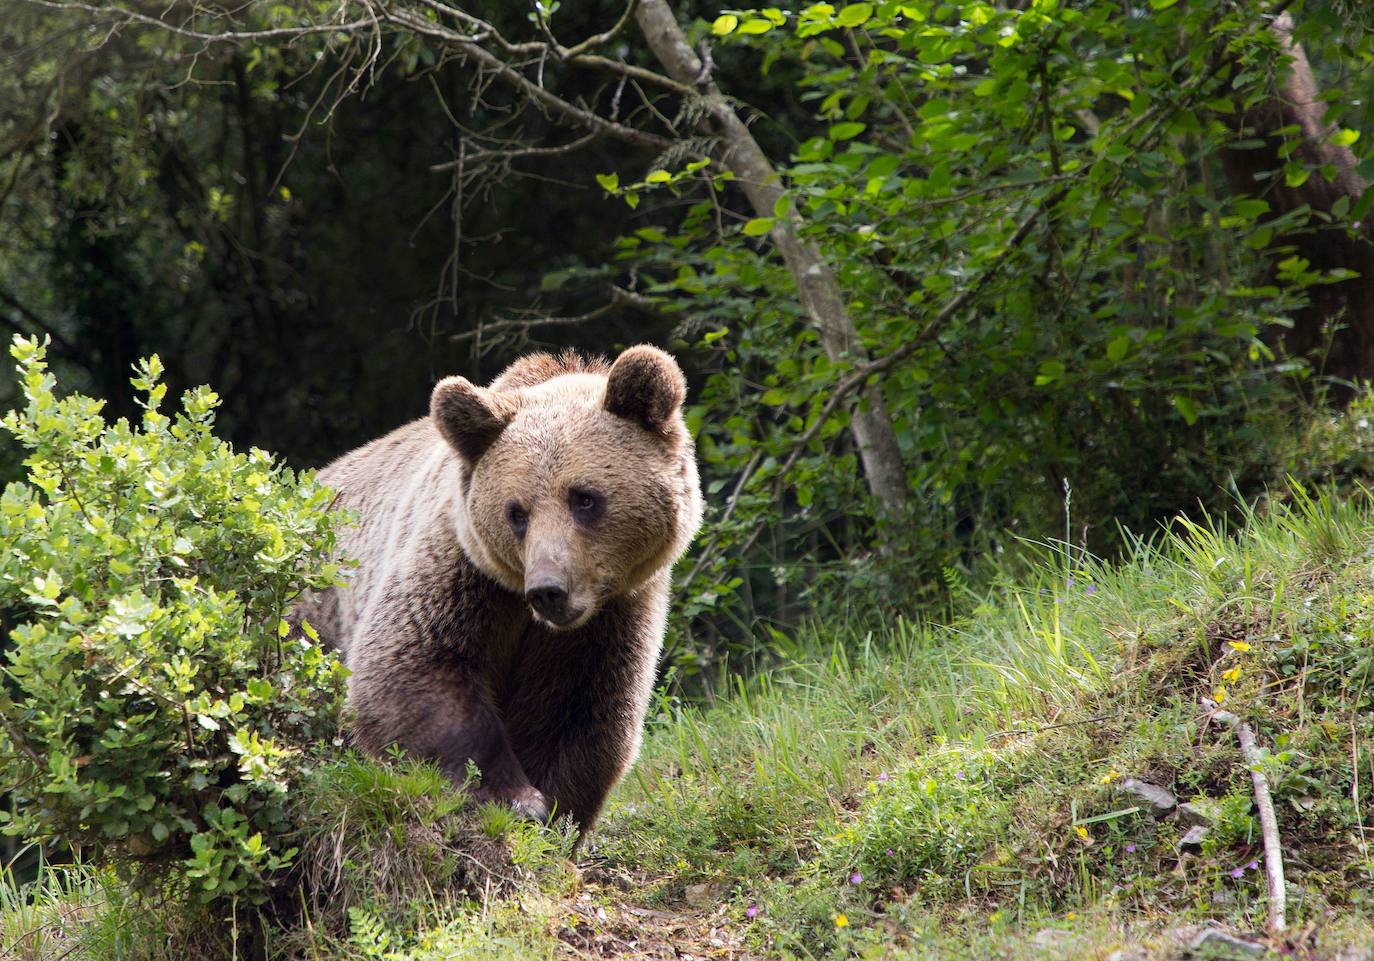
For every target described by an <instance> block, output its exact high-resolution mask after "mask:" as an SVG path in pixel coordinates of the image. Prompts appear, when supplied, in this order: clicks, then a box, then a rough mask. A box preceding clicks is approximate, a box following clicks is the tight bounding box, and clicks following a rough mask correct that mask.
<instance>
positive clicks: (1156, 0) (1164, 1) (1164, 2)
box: [1150, 0, 1178, 10]
mask: <svg viewBox="0 0 1374 961" xmlns="http://www.w3.org/2000/svg"><path fill="white" fill-rule="evenodd" d="M1176 3H1178V0H1150V9H1151V10H1168V9H1169V8H1170V7H1172V6H1173V5H1174V4H1176Z"/></svg>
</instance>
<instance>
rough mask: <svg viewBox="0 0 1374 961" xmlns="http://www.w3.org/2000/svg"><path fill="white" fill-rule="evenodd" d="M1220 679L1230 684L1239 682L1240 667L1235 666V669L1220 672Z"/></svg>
mask: <svg viewBox="0 0 1374 961" xmlns="http://www.w3.org/2000/svg"><path fill="white" fill-rule="evenodd" d="M1221 677H1222V680H1224V681H1228V682H1230V683H1231V684H1234V683H1236V681H1239V680H1240V665H1239V664H1237V665H1236V666H1235V667H1233V668H1231V669H1230V670H1229V671H1222V672H1221Z"/></svg>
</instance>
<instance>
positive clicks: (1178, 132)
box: [616, 0, 1374, 650]
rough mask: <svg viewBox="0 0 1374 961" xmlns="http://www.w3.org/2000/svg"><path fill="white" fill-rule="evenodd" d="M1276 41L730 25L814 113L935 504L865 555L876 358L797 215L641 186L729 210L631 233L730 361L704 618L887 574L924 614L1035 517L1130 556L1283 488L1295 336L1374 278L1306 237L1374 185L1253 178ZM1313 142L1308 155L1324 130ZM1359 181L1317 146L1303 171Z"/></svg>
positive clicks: (896, 523)
mask: <svg viewBox="0 0 1374 961" xmlns="http://www.w3.org/2000/svg"><path fill="white" fill-rule="evenodd" d="M1267 24H1268V20H1267V19H1266V17H1264V16H1263V15H1257V14H1256V13H1255V12H1253V11H1241V10H1239V9H1237V8H1235V7H1234V5H1231V4H1225V3H1190V4H1177V5H1175V4H1169V3H1155V4H1151V8H1150V10H1149V11H1148V12H1144V11H1137V10H1134V9H1133V8H1131V7H1130V6H1129V5H1119V4H1112V3H1092V4H1072V5H1061V4H1058V3H1056V2H1053V0H1050V2H1039V0H1037V2H1034V3H1030V4H1020V5H994V4H987V3H979V2H973V3H963V4H938V5H926V4H902V3H895V2H891V3H880V4H870V3H855V4H850V5H847V6H836V5H832V4H829V3H821V4H815V5H811V6H809V7H807V8H804V9H802V10H801V11H799V12H797V13H796V14H795V15H789V16H783V15H782V14H780V13H779V12H778V11H776V10H761V11H752V12H750V11H738V12H732V13H727V14H724V15H722V16H721V17H720V18H719V19H717V20H716V21H715V23H714V25H713V28H712V33H714V34H715V35H717V36H718V37H719V38H720V40H719V42H720V43H722V44H725V45H727V46H747V47H748V48H749V49H750V50H752V51H754V52H756V53H757V54H758V55H759V57H760V58H761V59H760V63H761V66H760V70H761V71H762V72H763V73H764V74H765V75H770V74H785V75H787V76H788V77H789V78H791V79H792V80H793V82H795V83H796V85H797V89H798V92H799V98H800V99H801V100H802V101H803V102H804V103H805V104H807V105H808V107H809V108H810V109H811V110H813V111H814V118H815V124H814V125H813V126H811V128H810V129H811V130H812V131H814V132H813V133H812V134H811V135H810V136H806V137H805V138H804V139H802V140H801V142H800V143H799V144H798V145H797V146H796V148H795V151H794V153H793V155H792V158H791V161H790V163H789V164H787V165H786V168H785V173H786V176H787V178H788V180H789V182H790V183H791V185H792V201H791V202H792V203H793V204H795V205H796V207H797V208H798V210H799V211H800V213H801V216H802V217H803V218H804V221H805V223H806V224H807V225H808V226H807V232H808V234H809V235H810V236H811V237H812V238H814V240H815V241H816V242H817V243H818V244H819V245H820V247H821V249H822V250H824V251H825V253H826V258H827V260H828V261H829V262H830V263H831V264H833V265H834V266H835V269H836V271H837V272H838V274H839V277H840V281H841V284H842V286H843V289H844V291H845V294H846V296H847V297H848V298H849V308H850V310H851V312H852V314H853V316H854V317H855V319H856V322H857V325H858V327H859V330H860V333H861V334H862V336H863V338H864V341H865V343H866V346H867V347H868V349H869V350H870V351H871V352H872V354H873V355H874V356H875V357H877V358H879V359H880V361H883V362H884V363H885V368H884V369H883V370H882V371H881V372H875V377H876V376H880V377H881V383H882V389H883V393H884V395H885V397H886V401H887V404H888V408H889V410H890V411H891V412H892V415H893V418H894V421H895V424H896V426H897V436H898V439H899V442H900V444H901V447H902V451H903V454H904V458H905V461H906V466H907V472H908V482H909V487H910V489H911V491H912V492H913V496H912V498H911V500H910V502H909V505H908V510H907V512H906V513H905V515H903V516H901V517H899V518H895V519H893V520H892V521H891V522H890V523H889V524H888V525H887V529H886V530H885V531H884V530H883V529H882V528H881V526H880V528H879V530H878V534H877V536H878V538H879V539H886V540H887V541H888V542H889V555H888V556H889V557H891V558H893V559H895V560H896V564H892V563H886V562H885V561H884V555H883V554H881V553H876V554H870V553H868V552H867V551H865V550H864V549H863V547H864V545H867V544H869V543H871V538H872V536H873V535H872V534H870V530H871V529H872V526H871V525H872V523H873V518H874V510H873V505H872V503H871V501H869V500H868V499H867V498H865V496H864V491H863V488H862V486H861V483H860V480H859V478H858V477H856V475H855V464H854V455H853V449H852V447H851V446H850V445H848V444H847V443H846V438H845V435H844V433H843V428H844V425H845V422H846V415H845V409H844V407H843V406H840V407H836V406H835V405H834V403H833V394H834V392H835V391H836V390H837V389H844V388H843V385H844V383H845V381H846V378H847V377H850V376H852V372H853V371H854V370H855V369H856V367H862V365H861V364H856V363H843V362H841V363H836V362H835V361H833V360H832V359H831V358H829V357H827V356H826V353H825V351H823V349H822V347H821V343H820V337H819V336H818V334H817V331H816V330H815V329H814V328H813V327H811V326H810V325H808V324H807V322H806V318H805V317H804V316H802V315H801V313H800V311H799V310H798V307H797V303H796V300H795V297H794V294H793V291H792V289H791V287H790V285H789V284H788V282H787V278H786V274H785V273H784V271H783V270H782V267H781V265H780V264H779V263H778V261H777V258H776V255H775V254H774V253H773V251H772V250H771V248H770V247H769V246H768V245H767V244H766V243H764V242H763V241H764V240H765V239H766V235H767V234H768V231H769V229H770V228H771V226H772V224H773V218H769V217H762V218H744V217H741V218H739V219H738V220H736V221H734V222H731V221H730V220H729V219H725V220H722V217H721V211H720V207H721V202H720V200H719V196H720V192H721V191H723V190H725V189H726V188H727V184H726V183H724V182H722V181H721V180H720V179H719V178H717V179H716V180H715V181H713V182H711V183H707V184H705V185H704V186H702V187H700V188H698V189H697V190H691V189H690V184H691V183H692V181H691V180H688V179H686V178H683V177H680V176H674V177H672V178H664V177H656V176H655V175H653V174H650V175H649V176H648V177H646V178H645V181H644V182H643V183H640V184H638V185H635V186H633V187H631V188H628V189H625V188H620V187H619V185H618V184H617V185H616V186H617V192H619V193H621V194H622V195H624V196H626V197H627V198H629V199H633V200H635V201H636V202H638V201H639V199H640V198H641V197H644V196H645V195H646V194H649V193H651V192H652V191H655V190H657V191H659V192H667V191H671V192H672V193H673V194H674V195H679V196H682V197H684V198H688V197H699V199H697V200H696V202H695V203H693V204H692V205H691V206H690V207H689V208H688V210H687V212H686V214H685V216H684V217H683V218H682V219H681V220H680V222H679V223H678V224H677V229H676V230H674V231H672V232H668V233H665V232H662V231H653V230H648V229H645V230H641V231H639V232H638V233H637V234H636V235H634V236H631V237H628V238H626V239H624V240H622V242H621V250H622V254H621V256H622V258H623V259H625V260H628V261H630V262H633V263H636V264H639V265H641V269H643V270H645V271H646V272H647V273H650V274H651V276H653V277H654V278H656V280H657V281H658V283H657V286H656V287H655V288H654V290H655V291H656V292H657V293H659V294H660V295H662V296H663V297H665V298H666V299H668V300H669V301H670V302H671V303H673V304H674V305H675V306H676V307H677V308H678V309H680V310H681V311H682V313H683V315H684V316H686V317H690V318H691V320H690V321H689V322H688V323H689V326H690V329H691V330H693V331H696V332H697V334H698V341H697V345H698V351H697V354H698V356H700V357H702V358H703V363H704V365H705V366H706V368H707V369H708V370H710V371H711V372H712V373H711V374H710V376H709V378H708V380H707V383H706V385H705V389H704V392H703V398H702V403H701V406H700V407H699V408H698V421H697V423H698V424H699V427H700V430H701V432H702V435H703V443H702V449H703V453H704V455H705V458H706V460H707V463H708V465H709V468H708V469H709V472H710V474H711V476H712V477H713V479H714V488H713V490H714V492H715V493H716V495H717V504H718V505H720V506H722V507H727V506H728V508H729V509H728V510H721V511H719V512H718V513H717V514H716V518H717V523H716V526H715V528H714V529H713V532H712V537H711V539H710V541H709V542H708V543H709V544H710V548H709V549H708V550H707V551H706V552H705V553H706V554H707V562H706V564H705V565H704V566H702V567H700V568H697V569H696V570H697V571H698V573H699V574H700V575H701V578H702V579H701V580H700V581H699V582H698V583H696V584H694V585H693V587H694V588H695V591H696V594H695V597H696V600H697V603H696V604H695V605H694V606H693V607H692V609H694V610H699V609H700V608H701V607H703V606H706V605H707V604H708V603H709V604H720V603H723V602H722V601H720V600H718V598H720V597H721V596H722V595H725V594H728V593H729V592H731V591H732V590H733V591H735V592H736V593H737V594H738V592H739V591H743V590H745V589H746V588H750V587H751V588H752V590H751V592H750V595H749V596H747V597H744V598H739V597H736V598H735V599H734V601H733V604H734V605H735V607H736V608H737V609H740V610H741V611H742V612H744V611H750V610H752V611H753V612H760V611H768V612H769V613H771V614H772V615H773V616H783V617H785V616H786V610H785V609H784V610H782V611H779V610H778V609H777V608H775V607H773V605H772V604H770V603H767V602H765V603H762V604H761V603H760V602H759V601H758V600H756V599H757V598H759V597H760V596H763V597H769V596H771V595H772V594H773V593H774V592H780V593H781V594H782V595H783V596H785V597H789V598H791V599H792V601H791V603H794V604H795V603H797V599H798V591H797V588H798V587H802V588H807V587H809V589H804V590H802V591H801V592H800V599H801V600H802V602H803V603H805V604H812V603H814V602H816V601H817V600H821V599H823V598H825V597H826V596H828V595H830V594H831V593H832V588H833V586H835V584H836V581H837V579H838V581H839V582H840V583H843V584H847V585H850V586H853V585H854V584H856V583H858V584H863V583H865V581H866V582H867V583H868V584H869V585H870V586H872V587H876V588H878V589H877V590H872V591H870V592H869V593H867V594H865V595H864V597H865V602H864V603H868V602H869V599H870V598H872V599H877V598H880V597H882V596H891V594H892V593H893V592H894V591H896V592H897V594H898V596H904V597H907V596H911V593H912V592H913V590H914V591H918V592H919V591H921V590H923V589H924V590H926V591H929V590H930V589H931V588H932V587H935V586H938V585H940V583H941V573H942V571H944V570H947V569H951V568H966V567H967V565H968V564H969V562H970V561H971V560H972V559H974V558H976V557H978V556H980V555H981V554H985V553H986V552H987V551H988V550H989V549H1000V548H1001V547H1004V546H1007V545H1008V539H1007V537H1006V535H1005V532H1006V531H1008V530H1009V531H1011V532H1013V533H1015V534H1020V535H1022V536H1029V537H1043V536H1046V535H1048V534H1055V535H1057V536H1059V537H1065V538H1068V539H1070V540H1073V541H1074V542H1078V543H1083V544H1085V545H1087V546H1090V547H1092V548H1094V549H1098V550H1111V549H1114V545H1115V544H1116V537H1117V535H1118V531H1119V527H1118V525H1121V526H1124V527H1125V528H1127V529H1133V530H1148V529H1149V528H1150V527H1151V525H1152V524H1153V523H1154V522H1155V521H1157V520H1158V519H1159V518H1161V517H1165V516H1169V515H1170V514H1173V513H1174V512H1177V511H1180V510H1185V511H1186V510H1192V509H1194V508H1195V507H1196V506H1197V505H1198V503H1199V501H1201V502H1202V503H1203V504H1204V505H1206V506H1207V507H1209V508H1211V509H1214V510H1215V509H1220V510H1226V509H1227V507H1228V502H1229V503H1232V504H1233V503H1234V501H1233V498H1234V492H1236V491H1240V492H1242V494H1243V495H1244V496H1251V495H1253V494H1254V493H1255V492H1256V491H1258V490H1261V489H1262V488H1263V487H1264V486H1265V485H1266V484H1268V483H1271V482H1274V481H1276V480H1280V479H1281V476H1282V475H1281V468H1282V467H1283V466H1284V465H1285V464H1286V462H1287V458H1288V457H1289V451H1288V449H1287V448H1288V445H1289V436H1290V435H1291V434H1292V433H1293V431H1294V430H1295V429H1296V428H1295V427H1294V419H1295V418H1296V416H1297V413H1298V411H1299V409H1300V408H1301V406H1302V404H1301V402H1300V397H1301V396H1302V391H1304V390H1307V389H1310V385H1308V386H1307V387H1304V385H1305V384H1307V383H1308V378H1309V376H1310V374H1311V373H1312V372H1313V366H1312V365H1313V364H1316V365H1318V366H1319V365H1320V363H1321V360H1320V358H1319V357H1317V358H1309V357H1303V356H1290V355H1288V354H1287V353H1286V352H1285V351H1284V349H1283V346H1282V343H1281V334H1282V332H1283V331H1284V330H1285V329H1286V328H1288V327H1290V326H1292V324H1293V323H1294V316H1295V312H1296V311H1298V310H1300V309H1301V308H1302V306H1303V305H1304V304H1305V303H1306V302H1307V297H1308V291H1309V290H1310V289H1311V288H1313V287H1316V286H1325V285H1331V284H1335V283H1339V282H1341V281H1344V280H1347V279H1348V278H1350V277H1351V276H1352V272H1351V271H1350V270H1349V269H1346V268H1335V269H1331V270H1323V269H1321V268H1319V267H1316V266H1314V265H1313V264H1312V263H1311V262H1310V261H1308V260H1305V259H1303V258H1302V257H1300V256H1298V255H1297V254H1296V253H1294V252H1293V248H1292V246H1291V243H1292V238H1293V237H1295V236H1298V235H1306V234H1313V233H1316V234H1321V233H1323V232H1334V233H1338V234H1351V233H1352V232H1354V231H1357V230H1358V229H1359V226H1360V224H1359V221H1360V220H1361V219H1362V218H1364V217H1365V216H1366V214H1367V213H1368V210H1369V207H1370V205H1371V202H1374V192H1369V191H1366V192H1365V194H1364V195H1363V196H1362V197H1358V198H1349V199H1347V201H1346V202H1344V203H1342V204H1340V205H1339V207H1338V208H1337V209H1335V210H1333V211H1318V210H1314V209H1313V208H1312V207H1310V206H1309V207H1307V208H1306V209H1300V210H1295V211H1291V212H1282V213H1281V212H1280V211H1279V210H1277V209H1276V208H1275V206H1274V203H1275V202H1274V201H1273V199H1272V198H1269V199H1266V197H1267V193H1266V194H1262V195H1260V196H1253V195H1250V194H1247V193H1243V192H1237V191H1235V190H1233V189H1231V188H1230V187H1229V186H1228V185H1227V182H1226V177H1225V174H1224V172H1223V169H1222V155H1223V154H1224V153H1225V152H1226V151H1245V150H1247V149H1249V150H1253V149H1254V148H1255V146H1256V143H1255V142H1251V143H1248V144H1247V143H1245V142H1243V139H1242V137H1243V135H1242V134H1241V133H1240V132H1239V131H1238V129H1237V128H1238V125H1239V121H1238V118H1241V117H1244V116H1246V115H1248V113H1250V112H1253V111H1254V110H1255V108H1256V105H1257V104H1259V103H1261V102H1263V101H1264V100H1265V98H1267V97H1270V96H1272V95H1273V90H1274V88H1275V87H1276V85H1278V83H1279V81H1280V77H1281V74H1282V71H1283V70H1284V69H1285V60H1284V58H1283V57H1282V56H1281V51H1280V50H1279V42H1278V40H1277V38H1276V37H1275V35H1274V34H1273V32H1272V31H1270V30H1269V29H1268V28H1267ZM1332 25H1333V24H1331V23H1330V22H1329V21H1325V22H1319V26H1317V27H1314V28H1313V29H1312V30H1310V31H1309V32H1308V34H1307V36H1313V35H1314V34H1315V35H1316V36H1317V37H1318V38H1320V37H1322V36H1323V32H1324V31H1325V30H1327V29H1329V27H1330V26H1332ZM1318 42H1321V40H1320V39H1319V40H1318ZM1361 56H1362V57H1363V58H1364V62H1365V63H1367V62H1368V59H1367V58H1368V54H1367V52H1366V53H1364V54H1362V55H1361ZM1327 117H1328V120H1329V121H1331V122H1336V121H1338V120H1339V122H1340V124H1338V125H1337V126H1335V127H1333V128H1332V129H1331V131H1330V134H1331V136H1332V137H1333V138H1335V139H1336V140H1337V141H1339V142H1343V143H1358V142H1361V133H1362V131H1364V130H1367V129H1369V128H1370V125H1371V120H1374V114H1371V112H1370V109H1369V106H1368V105H1367V104H1364V103H1362V102H1350V103H1346V102H1341V101H1337V102H1335V103H1333V104H1332V105H1331V110H1330V111H1329V112H1328V114H1327ZM1342 125H1344V126H1342ZM1282 136H1283V137H1285V138H1286V139H1287V144H1288V147H1289V149H1290V153H1291V152H1292V151H1293V150H1295V149H1296V147H1297V146H1298V143H1299V141H1300V140H1301V139H1302V136H1303V135H1302V133H1301V132H1300V131H1297V130H1286V131H1283V132H1282ZM1333 174H1334V171H1332V170H1329V169H1318V165H1317V164H1315V163H1312V164H1306V163H1304V162H1303V160H1302V159H1301V158H1299V157H1298V156H1297V155H1296V154H1293V159H1291V160H1290V161H1289V162H1288V163H1287V164H1286V165H1285V166H1284V167H1283V168H1282V169H1279V170H1275V171H1273V172H1272V175H1273V176H1274V177H1277V178H1280V179H1285V180H1286V181H1287V182H1288V183H1290V184H1299V183H1303V182H1305V181H1306V180H1307V179H1308V178H1324V177H1330V176H1333ZM695 176H697V177H699V178H705V177H708V176H710V170H705V171H702V172H701V173H699V174H696V175H695ZM656 182H657V186H656ZM777 215H778V216H782V215H783V211H782V210H779V211H777ZM1275 264H1277V266H1274V265H1275ZM887 361H892V363H890V364H887V363H886V362H887ZM1319 389H1320V388H1319ZM818 420H821V421H823V422H822V423H820V424H818V423H817V421H818ZM789 465H790V467H791V469H790V470H788V471H786V472H785V473H784V468H786V467H788V466H789ZM727 497H728V501H727V500H726V498H727ZM827 568H831V569H832V571H833V572H832V573H829V574H827V573H826V569H827ZM751 572H752V573H751ZM856 574H857V575H859V579H858V580H857V582H856ZM742 577H743V578H744V579H741V578H742ZM849 596H850V598H851V601H852V597H853V595H849ZM703 597H704V598H705V600H704V601H703ZM700 640H701V639H700V638H699V639H698V641H700ZM707 649H708V650H709V646H708V648H707Z"/></svg>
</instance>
